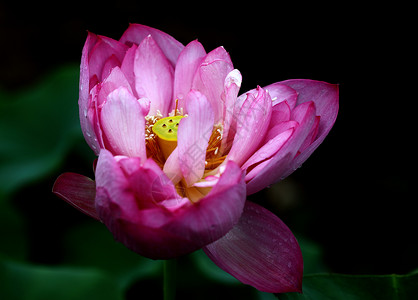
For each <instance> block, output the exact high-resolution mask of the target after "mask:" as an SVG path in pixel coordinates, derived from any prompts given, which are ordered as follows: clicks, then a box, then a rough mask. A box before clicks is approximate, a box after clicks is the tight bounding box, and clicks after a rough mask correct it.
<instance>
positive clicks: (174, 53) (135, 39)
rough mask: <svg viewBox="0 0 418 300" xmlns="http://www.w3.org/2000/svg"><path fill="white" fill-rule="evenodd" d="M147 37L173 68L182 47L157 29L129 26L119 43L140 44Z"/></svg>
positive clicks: (136, 25) (138, 25) (137, 25)
mask: <svg viewBox="0 0 418 300" xmlns="http://www.w3.org/2000/svg"><path fill="white" fill-rule="evenodd" d="M149 35H151V36H152V38H153V39H154V40H155V41H156V43H157V44H158V46H159V48H160V49H161V50H162V52H163V53H164V55H165V56H166V57H167V59H168V60H169V61H170V63H171V64H172V65H173V66H175V65H176V62H177V58H178V56H179V54H180V52H181V51H182V50H183V48H184V46H183V45H182V44H181V43H180V42H178V41H177V40H176V39H174V38H173V37H172V36H170V35H168V34H167V33H165V32H162V31H160V30H158V29H155V28H152V27H148V26H145V25H140V24H130V25H129V28H128V29H127V30H126V31H125V32H124V34H123V35H122V37H121V39H120V41H121V42H122V43H125V44H132V43H134V44H137V45H139V44H141V43H142V41H143V40H144V39H145V38H147V37H148V36H149Z"/></svg>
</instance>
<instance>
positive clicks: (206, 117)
mask: <svg viewBox="0 0 418 300" xmlns="http://www.w3.org/2000/svg"><path fill="white" fill-rule="evenodd" d="M186 109H187V111H188V113H189V116H188V117H187V118H184V119H182V120H181V122H180V124H179V129H178V133H177V148H178V156H179V157H178V159H179V162H180V168H181V171H182V173H183V177H184V179H185V181H186V184H187V186H191V185H193V183H195V182H196V181H198V180H199V179H201V178H202V176H203V173H204V171H205V157H206V149H207V147H208V141H209V138H210V136H211V134H212V130H213V123H214V114H213V111H212V107H211V105H210V103H209V102H208V100H207V99H206V97H205V96H204V95H202V94H201V93H200V92H198V91H193V90H192V91H191V92H190V93H189V94H188V96H187V99H186Z"/></svg>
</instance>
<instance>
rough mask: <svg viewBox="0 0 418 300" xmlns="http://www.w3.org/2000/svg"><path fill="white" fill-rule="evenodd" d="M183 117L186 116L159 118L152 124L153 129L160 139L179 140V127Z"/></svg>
mask: <svg viewBox="0 0 418 300" xmlns="http://www.w3.org/2000/svg"><path fill="white" fill-rule="evenodd" d="M182 118H184V116H173V117H167V118H162V119H160V120H158V121H157V122H156V123H155V124H154V126H152V131H153V132H154V133H155V134H156V135H157V136H158V137H159V138H160V139H163V140H166V141H177V129H178V127H179V123H180V120H181V119H182Z"/></svg>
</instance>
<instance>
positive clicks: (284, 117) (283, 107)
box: [269, 101, 291, 128]
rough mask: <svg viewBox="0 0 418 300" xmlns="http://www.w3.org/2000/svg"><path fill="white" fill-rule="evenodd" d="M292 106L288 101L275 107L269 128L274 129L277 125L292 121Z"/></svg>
mask: <svg viewBox="0 0 418 300" xmlns="http://www.w3.org/2000/svg"><path fill="white" fill-rule="evenodd" d="M290 113H291V110H290V106H289V104H288V103H287V101H283V102H280V103H278V104H276V105H274V106H273V109H272V112H271V120H270V125H269V127H270V128H272V127H274V126H276V125H277V124H279V123H281V122H285V121H289V120H290Z"/></svg>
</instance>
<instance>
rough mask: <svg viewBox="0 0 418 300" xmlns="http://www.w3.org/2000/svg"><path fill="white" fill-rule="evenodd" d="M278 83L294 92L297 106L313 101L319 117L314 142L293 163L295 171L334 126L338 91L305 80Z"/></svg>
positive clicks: (334, 88) (331, 87)
mask: <svg viewBox="0 0 418 300" xmlns="http://www.w3.org/2000/svg"><path fill="white" fill-rule="evenodd" d="M280 83H281V84H284V85H287V86H289V87H291V88H293V89H294V90H296V92H297V93H298V104H299V103H305V102H308V101H313V102H314V103H315V107H316V115H317V116H319V117H320V121H319V125H318V129H317V134H316V138H315V140H314V141H313V142H312V143H311V145H310V146H308V147H307V148H305V149H304V151H303V152H302V153H301V154H300V155H298V157H296V159H295V161H294V163H293V167H292V168H293V169H296V168H298V167H299V166H300V165H301V164H302V163H303V162H304V161H305V160H306V159H308V157H309V156H310V155H311V154H312V153H313V151H315V149H316V148H318V146H319V145H320V144H321V143H322V141H323V140H324V139H325V137H326V136H327V135H328V133H329V131H330V130H331V128H332V126H333V125H334V123H335V120H336V119H337V114H338V107H339V89H338V85H335V84H329V83H326V82H321V81H314V80H306V79H295V80H286V81H282V82H280Z"/></svg>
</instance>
